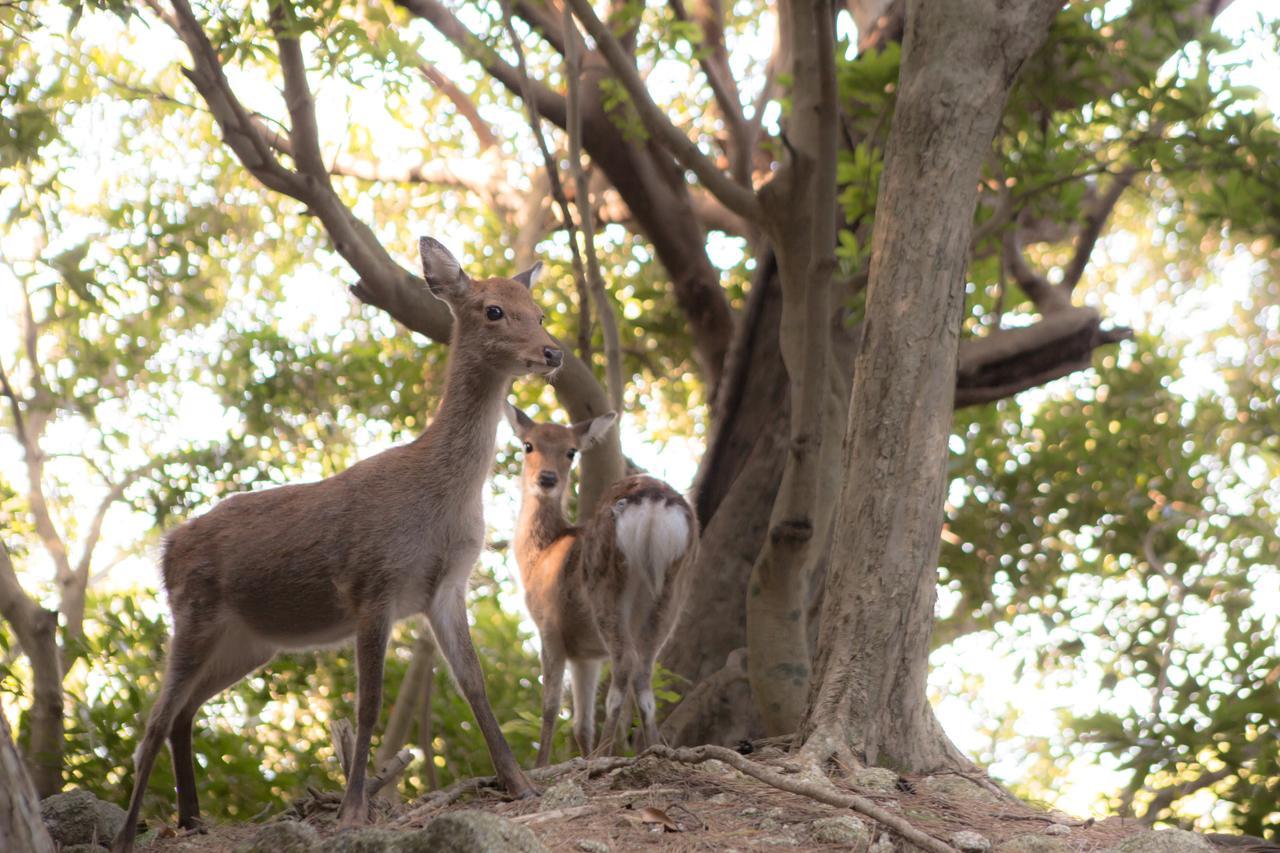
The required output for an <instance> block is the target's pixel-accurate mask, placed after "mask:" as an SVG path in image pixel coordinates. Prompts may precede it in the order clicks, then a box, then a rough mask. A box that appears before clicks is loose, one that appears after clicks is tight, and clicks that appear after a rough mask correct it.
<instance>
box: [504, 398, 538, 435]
mask: <svg viewBox="0 0 1280 853" xmlns="http://www.w3.org/2000/svg"><path fill="white" fill-rule="evenodd" d="M506 410H507V422H508V423H509V424H511V429H512V430H514V431H515V434H516V437H517V438H523V437H524V434H525V433H526V432H528V431H529V430H531V429H533V419H532V418H530V417H529V416H528V415H526V414H525V413H524V412H522V411H520V410H519V409H517V408H516V407H515V406H513V405H511V404H510V403H507V404H506Z"/></svg>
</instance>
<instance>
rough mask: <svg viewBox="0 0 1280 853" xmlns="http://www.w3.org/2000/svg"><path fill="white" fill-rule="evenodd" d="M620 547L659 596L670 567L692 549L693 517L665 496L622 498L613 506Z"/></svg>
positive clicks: (654, 593) (650, 588)
mask: <svg viewBox="0 0 1280 853" xmlns="http://www.w3.org/2000/svg"><path fill="white" fill-rule="evenodd" d="M613 518H614V524H615V525H616V527H615V530H616V534H615V535H616V538H617V543H618V548H619V549H620V550H621V551H622V555H623V556H624V557H626V559H627V565H628V566H629V567H630V568H631V569H632V571H638V572H639V574H640V576H641V577H642V578H643V579H644V581H645V584H646V585H647V586H648V587H649V591H650V592H651V593H652V594H653V597H654V598H657V597H658V596H659V595H661V594H662V586H663V584H664V583H665V582H666V579H667V569H669V568H671V564H672V563H674V562H675V561H676V560H678V559H680V558H681V557H683V556H684V554H685V552H686V551H688V550H689V519H688V518H686V517H685V514H684V512H683V511H682V510H681V509H680V508H679V507H676V506H669V505H667V503H666V502H665V501H662V500H655V499H650V500H642V501H640V502H638V503H630V502H628V501H618V502H617V503H616V504H614V507H613Z"/></svg>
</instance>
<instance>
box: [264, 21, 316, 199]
mask: <svg viewBox="0 0 1280 853" xmlns="http://www.w3.org/2000/svg"><path fill="white" fill-rule="evenodd" d="M297 23H298V21H297V17H296V15H295V14H294V11H293V6H292V5H291V4H290V3H289V0H272V3H271V32H272V33H273V34H274V35H275V37H276V44H277V45H278V46H279V48H280V71H281V72H282V73H283V75H284V102H285V106H286V107H287V108H288V110H289V120H290V122H289V140H290V142H292V143H293V160H294V162H295V163H297V164H298V169H299V170H300V171H301V172H302V173H303V174H305V175H309V176H310V177H312V178H314V179H315V180H317V181H323V182H325V183H328V181H329V173H328V171H326V170H325V167H324V158H323V156H322V155H321V153H320V132H319V130H318V129H317V128H316V101H315V98H314V97H313V96H312V94H311V87H310V86H309V85H308V84H307V67H306V65H305V64H304V62H303V60H302V48H301V46H300V45H299V43H298V37H297V36H296V35H294V34H292V33H291V32H290V28H291V27H295V26H297Z"/></svg>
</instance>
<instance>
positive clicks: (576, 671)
mask: <svg viewBox="0 0 1280 853" xmlns="http://www.w3.org/2000/svg"><path fill="white" fill-rule="evenodd" d="M569 677H570V679H571V680H572V681H573V738H574V740H576V741H577V742H578V752H579V753H580V754H581V755H582V757H583V758H586V757H588V756H590V755H591V750H592V748H593V747H594V746H595V743H594V741H595V736H596V689H597V688H598V687H599V686H600V660H599V658H588V659H586V660H574V661H569Z"/></svg>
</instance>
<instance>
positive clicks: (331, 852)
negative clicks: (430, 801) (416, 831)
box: [255, 826, 417, 853]
mask: <svg viewBox="0 0 1280 853" xmlns="http://www.w3.org/2000/svg"><path fill="white" fill-rule="evenodd" d="M407 837H409V836H405V835H404V834H403V833H399V832H392V831H391V830H389V829H381V828H379V827H376V826H362V827H360V828H358V829H345V830H342V831H341V832H339V833H338V834H337V835H331V836H329V837H328V838H326V839H325V840H324V841H321V842H320V843H319V844H317V845H316V846H314V847H312V848H311V850H312V851H313V853H389V851H397V853H398V851H400V850H401V849H404V848H402V847H401V846H400V845H401V844H402V842H403V841H404V840H405V839H406V838H407ZM255 840H256V839H255ZM413 849H417V848H413ZM263 850H264V851H265V850H266V848H263Z"/></svg>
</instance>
